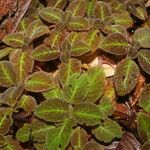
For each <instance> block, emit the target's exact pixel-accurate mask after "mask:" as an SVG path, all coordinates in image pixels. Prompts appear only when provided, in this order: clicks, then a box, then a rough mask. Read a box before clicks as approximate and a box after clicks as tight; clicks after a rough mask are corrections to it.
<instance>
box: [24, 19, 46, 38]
mask: <svg viewBox="0 0 150 150" xmlns="http://www.w3.org/2000/svg"><path fill="white" fill-rule="evenodd" d="M26 33H27V36H28V37H29V38H30V40H34V39H36V38H38V37H40V36H42V35H44V34H47V33H49V28H48V27H47V26H45V25H43V24H42V23H41V21H40V20H36V21H33V22H32V23H31V24H30V25H29V26H28V28H27V31H26Z"/></svg>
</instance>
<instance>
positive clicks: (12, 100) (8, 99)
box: [0, 86, 23, 107]
mask: <svg viewBox="0 0 150 150" xmlns="http://www.w3.org/2000/svg"><path fill="white" fill-rule="evenodd" d="M22 92H23V87H20V86H12V87H10V88H8V89H7V90H6V91H4V92H3V93H2V95H1V101H0V103H1V104H6V105H8V106H10V107H14V106H15V105H16V103H17V100H18V99H19V97H20V96H21V94H22Z"/></svg>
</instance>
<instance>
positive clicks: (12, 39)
mask: <svg viewBox="0 0 150 150" xmlns="http://www.w3.org/2000/svg"><path fill="white" fill-rule="evenodd" d="M2 41H3V42H4V43H5V44H7V45H9V46H12V47H22V46H24V45H25V37H24V35H23V34H21V33H12V34H8V35H7V36H5V37H4V38H3V40H2Z"/></svg>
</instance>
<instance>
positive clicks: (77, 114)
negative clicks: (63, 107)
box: [73, 103, 101, 126]
mask: <svg viewBox="0 0 150 150" xmlns="http://www.w3.org/2000/svg"><path fill="white" fill-rule="evenodd" d="M73 116H74V118H75V120H76V122H77V123H79V124H86V125H87V126H89V125H90V126H93V125H96V124H98V122H99V120H100V119H101V113H100V110H99V108H98V106H97V105H95V104H86V103H82V104H80V105H76V106H74V110H73Z"/></svg>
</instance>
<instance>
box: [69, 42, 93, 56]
mask: <svg viewBox="0 0 150 150" xmlns="http://www.w3.org/2000/svg"><path fill="white" fill-rule="evenodd" d="M90 50H91V48H90V46H89V45H88V44H87V43H86V42H82V41H80V42H76V43H74V44H73V45H72V48H71V55H72V56H81V55H83V54H85V53H87V52H89V51H90Z"/></svg>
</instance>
